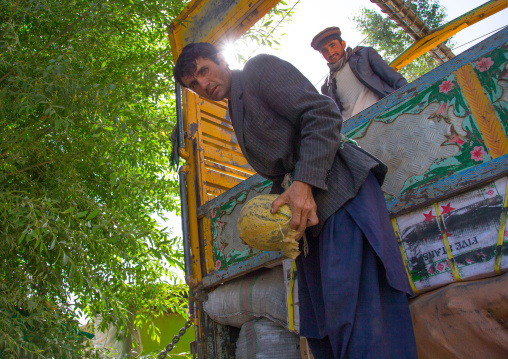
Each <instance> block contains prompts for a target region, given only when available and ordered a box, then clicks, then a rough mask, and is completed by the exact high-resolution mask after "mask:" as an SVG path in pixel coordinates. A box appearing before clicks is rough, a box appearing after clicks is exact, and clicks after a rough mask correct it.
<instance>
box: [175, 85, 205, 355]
mask: <svg viewBox="0 0 508 359" xmlns="http://www.w3.org/2000/svg"><path fill="white" fill-rule="evenodd" d="M175 96H176V125H177V126H178V151H180V149H184V150H185V131H184V126H183V111H182V89H181V86H180V84H179V83H178V82H176V83H175ZM178 179H179V182H180V206H181V209H182V241H183V255H184V268H185V276H186V277H187V276H192V256H191V250H190V234H189V232H190V230H189V201H188V194H187V173H186V172H185V171H183V170H182V169H181V168H180V170H179V171H178ZM193 296H194V293H193V290H192V288H190V287H189V298H192V297H193ZM195 312H196V311H195V302H194V300H192V299H189V315H190V317H191V318H193V319H194V316H195ZM195 324H196V322H194V334H195V338H196V339H195V340H196V341H197V344H198V346H199V344H200V343H199V336H198V335H199V331H198V327H197V325H195ZM197 352H198V353H197V356H198V357H199V350H197ZM195 354H196V353H193V358H195Z"/></svg>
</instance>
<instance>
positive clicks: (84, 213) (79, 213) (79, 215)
mask: <svg viewBox="0 0 508 359" xmlns="http://www.w3.org/2000/svg"><path fill="white" fill-rule="evenodd" d="M87 213H88V211H83V212H78V214H76V216H77V217H78V218H82V217H84V216H86V215H87Z"/></svg>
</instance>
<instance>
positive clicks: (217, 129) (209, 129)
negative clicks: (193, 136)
mask: <svg viewBox="0 0 508 359" xmlns="http://www.w3.org/2000/svg"><path fill="white" fill-rule="evenodd" d="M202 122H203V123H202V126H203V134H204V135H205V136H210V137H213V138H216V139H218V140H221V141H223V142H226V143H231V144H234V145H237V144H238V141H237V139H236V136H235V134H234V132H233V129H232V128H231V129H226V128H224V127H222V126H217V125H216V124H215V123H210V122H208V121H205V120H203V121H202Z"/></svg>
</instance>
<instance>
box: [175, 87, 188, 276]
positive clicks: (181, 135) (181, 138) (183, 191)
mask: <svg viewBox="0 0 508 359" xmlns="http://www.w3.org/2000/svg"><path fill="white" fill-rule="evenodd" d="M181 91H182V90H181V87H180V84H179V83H176V88H175V93H176V124H177V126H178V151H180V149H181V148H183V149H185V132H184V127H183V113H182V92H181ZM178 176H179V180H180V202H181V208H182V239H183V254H184V264H185V275H186V276H191V275H192V261H191V252H190V238H189V203H188V197H187V174H186V173H185V172H184V171H182V170H180V171H179V172H178Z"/></svg>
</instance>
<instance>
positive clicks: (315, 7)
mask: <svg viewBox="0 0 508 359" xmlns="http://www.w3.org/2000/svg"><path fill="white" fill-rule="evenodd" d="M296 2H297V0H291V3H290V6H293V5H294V4H295V3H296ZM486 2H487V0H441V1H440V3H441V5H443V6H444V7H445V8H446V9H447V13H448V18H447V22H448V21H451V20H453V19H455V18H457V17H459V16H460V15H462V14H464V13H466V12H468V11H470V10H473V9H475V8H477V7H478V6H480V5H482V4H484V3H486ZM362 7H367V8H370V9H375V10H376V11H378V12H380V9H379V7H378V6H377V5H375V4H373V3H371V2H370V1H369V0H300V2H299V3H298V4H297V5H296V8H295V13H294V15H293V21H292V22H291V23H289V24H285V25H284V26H283V27H282V29H281V31H280V32H279V34H283V33H286V35H285V36H283V37H282V38H281V50H280V51H275V50H272V49H270V48H260V49H259V50H258V51H256V54H258V53H271V54H273V55H276V56H278V57H280V58H283V59H284V60H286V61H289V62H291V63H292V64H293V65H295V66H296V67H297V68H298V69H299V70H300V71H301V72H302V73H303V74H304V75H305V76H306V77H307V78H308V79H309V80H310V81H311V82H312V83H313V84H315V85H316V84H317V83H319V82H320V80H321V79H322V78H323V77H324V76H325V75H326V73H327V72H328V67H327V66H326V62H325V60H324V59H323V58H322V57H321V55H320V54H319V53H318V52H317V51H314V50H313V49H312V48H311V47H310V42H311V40H312V38H313V37H314V36H315V35H316V34H317V33H318V32H320V31H321V30H323V29H325V28H327V27H329V26H339V27H340V29H341V31H342V37H343V39H344V40H345V41H346V42H347V44H348V45H349V46H351V47H354V46H356V45H357V44H359V43H360V42H361V41H362V40H363V38H364V36H363V35H362V34H361V33H360V32H359V31H358V30H356V26H355V22H353V17H354V16H355V15H357V14H358V13H359V11H360V9H361V8H362ZM383 16H386V15H384V14H383ZM506 25H508V9H505V10H503V11H501V12H499V13H497V14H495V15H493V16H491V17H489V18H488V20H486V21H480V22H479V23H477V24H475V25H472V26H470V27H468V28H466V29H465V30H463V31H461V32H459V33H458V34H457V35H456V36H455V37H454V38H453V41H454V43H455V46H460V45H462V44H464V43H466V42H468V41H470V40H473V39H475V38H477V37H479V36H481V35H484V34H486V33H489V32H491V31H494V30H496V29H498V28H500V27H502V26H506ZM277 31H278V30H277ZM478 41H481V39H480V40H478ZM478 41H475V42H472V43H470V44H468V45H466V46H462V47H460V48H458V49H457V50H455V51H454V53H455V54H456V55H457V54H459V53H460V52H462V51H464V50H466V49H468V48H469V47H471V46H472V45H474V44H476V43H477V42H478ZM229 50H231V49H229ZM252 50H254V49H252ZM252 50H251V51H252ZM226 55H227V58H228V62H229V64H230V67H232V68H236V69H238V68H241V65H240V64H238V63H237V62H236V61H235V60H234V56H231V54H229V55H228V54H227V53H226ZM248 56H250V55H248ZM319 87H320V86H318V88H319Z"/></svg>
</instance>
